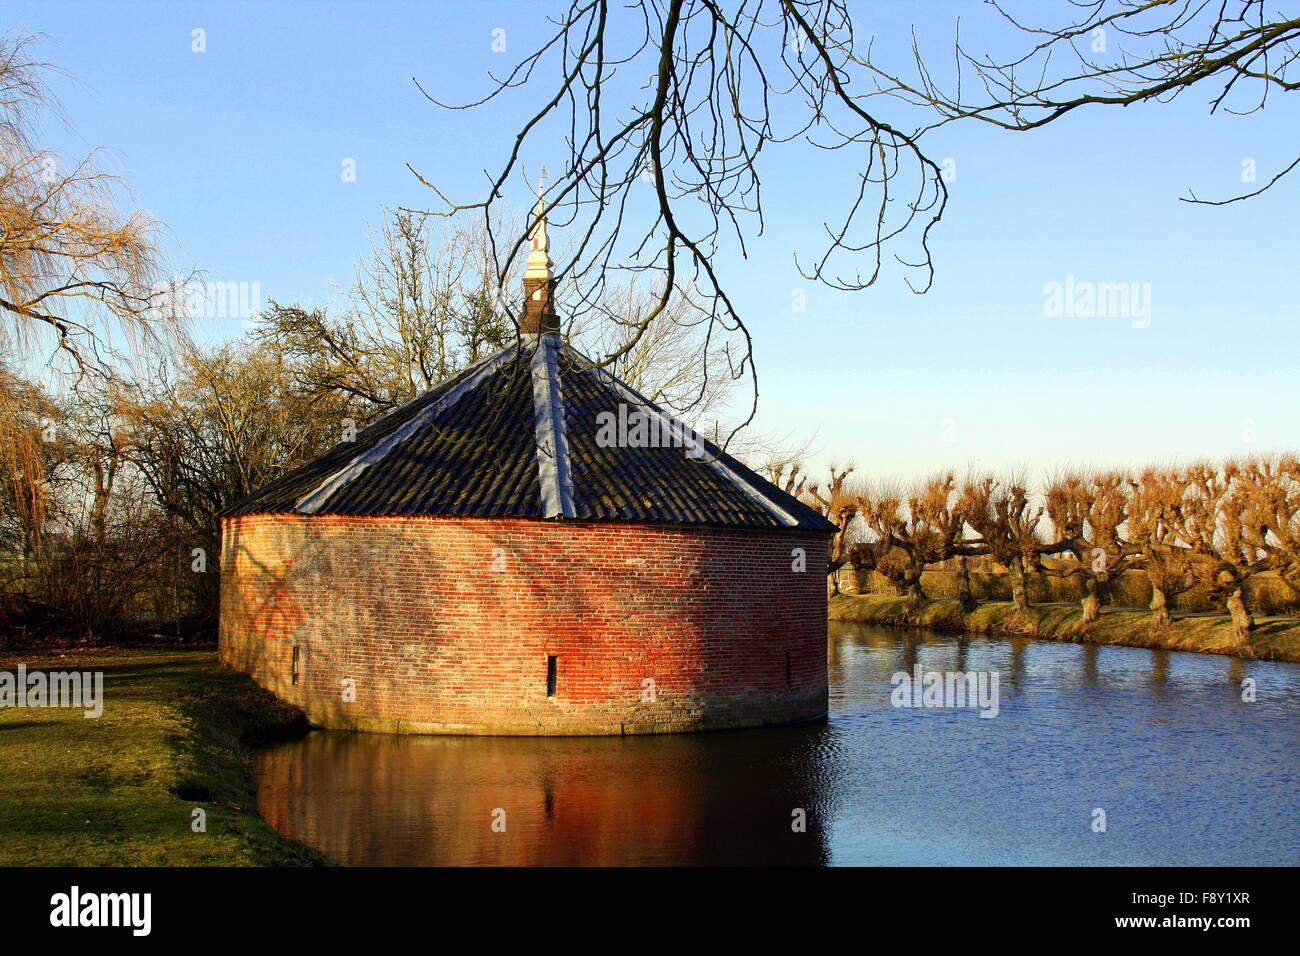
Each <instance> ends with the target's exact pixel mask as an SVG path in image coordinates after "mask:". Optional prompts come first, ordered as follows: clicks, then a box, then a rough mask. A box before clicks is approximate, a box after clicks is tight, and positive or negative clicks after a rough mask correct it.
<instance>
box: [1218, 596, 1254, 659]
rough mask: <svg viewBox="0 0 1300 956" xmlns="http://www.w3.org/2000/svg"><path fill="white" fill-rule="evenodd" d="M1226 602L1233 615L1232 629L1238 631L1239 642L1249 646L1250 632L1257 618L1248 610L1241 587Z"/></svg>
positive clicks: (1229, 611)
mask: <svg viewBox="0 0 1300 956" xmlns="http://www.w3.org/2000/svg"><path fill="white" fill-rule="evenodd" d="M1224 603H1225V604H1226V605H1227V607H1228V613H1229V614H1231V615H1232V629H1233V630H1234V631H1235V632H1236V635H1237V643H1239V644H1241V645H1243V646H1247V647H1248V646H1249V645H1250V632H1251V631H1253V630H1254V629H1255V619H1254V618H1253V617H1251V615H1250V612H1249V611H1247V610H1246V602H1245V601H1244V600H1242V594H1241V588H1237V589H1236V590H1235V591H1233V592H1232V594H1230V595H1229V596H1228V600H1227V601H1225V602H1224Z"/></svg>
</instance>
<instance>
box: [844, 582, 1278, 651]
mask: <svg viewBox="0 0 1300 956" xmlns="http://www.w3.org/2000/svg"><path fill="white" fill-rule="evenodd" d="M1082 617H1083V612H1082V611H1081V610H1080V608H1079V606H1078V605H1077V604H1037V605H1034V606H1033V607H1032V608H1030V610H1029V612H1028V613H1027V614H1025V613H1021V614H1017V613H1016V612H1015V610H1014V609H1013V608H1012V606H1011V604H1010V603H1009V602H1001V601H990V602H987V603H984V604H980V605H979V606H978V607H977V608H976V609H975V610H974V611H972V612H971V613H969V614H963V613H962V610H961V606H960V605H959V604H958V603H957V602H956V601H953V600H940V601H928V602H926V603H925V604H922V605H921V606H919V607H917V608H914V609H911V610H909V609H908V607H907V602H906V600H905V599H904V598H902V597H895V596H893V595H886V594H839V595H836V596H834V597H833V598H831V601H830V619H831V620H832V621H860V622H863V623H869V624H886V625H894V626H899V627H925V628H932V629H934V630H939V631H975V632H978V633H987V634H1008V635H1021V636H1026V637H1037V638H1042V639H1044V640H1052V641H1073V642H1076V643H1088V644H1122V645H1124V646H1127V647H1153V648H1160V649H1162V650H1173V651H1193V652H1196V653H1200V654H1226V655H1230V656H1234V657H1246V658H1252V659H1257V660H1278V661H1300V620H1297V619H1296V618H1260V617H1257V618H1256V622H1257V624H1258V626H1257V628H1256V629H1255V631H1254V632H1253V633H1252V634H1251V636H1250V644H1249V647H1246V648H1243V647H1242V646H1241V645H1240V644H1238V643H1237V640H1236V637H1235V635H1234V634H1233V630H1232V621H1231V620H1230V619H1229V618H1228V617H1227V616H1226V615H1218V614H1178V613H1175V614H1174V621H1173V623H1172V624H1171V625H1170V626H1168V627H1157V626H1156V625H1155V624H1154V623H1153V621H1152V618H1151V614H1150V612H1148V611H1142V610H1136V609H1131V608H1111V607H1104V608H1102V609H1101V616H1100V617H1099V618H1098V620H1096V621H1094V622H1093V623H1092V624H1090V625H1088V626H1087V627H1083V626H1082V625H1081V624H1080V621H1081V619H1082Z"/></svg>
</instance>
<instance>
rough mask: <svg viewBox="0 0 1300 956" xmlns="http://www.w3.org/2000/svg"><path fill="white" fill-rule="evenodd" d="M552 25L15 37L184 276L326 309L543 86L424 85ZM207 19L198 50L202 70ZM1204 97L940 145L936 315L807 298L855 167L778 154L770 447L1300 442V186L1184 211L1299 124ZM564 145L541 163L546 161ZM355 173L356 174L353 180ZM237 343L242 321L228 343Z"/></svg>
mask: <svg viewBox="0 0 1300 956" xmlns="http://www.w3.org/2000/svg"><path fill="white" fill-rule="evenodd" d="M978 6H979V5H978V4H972V3H954V2H936V3H927V4H926V5H925V17H924V22H922V23H920V24H919V25H918V35H919V37H920V38H921V40H922V42H923V44H924V45H925V46H926V48H928V49H933V50H934V51H935V52H936V53H938V54H940V55H946V56H948V57H950V51H949V48H948V43H949V41H950V37H951V30H952V22H953V20H954V18H955V16H956V15H957V14H958V13H959V12H960V13H962V15H963V17H965V18H967V19H964V20H963V28H962V29H963V36H964V37H965V38H966V40H967V42H972V41H975V42H978V41H979V39H980V37H981V34H980V32H979V31H980V22H981V21H980V19H979V17H978V16H977V14H978V13H979V11H978ZM1043 6H1046V5H1043ZM559 9H561V5H558V4H551V3H546V2H532V3H523V2H516V3H506V2H497V0H481V2H475V3H443V2H426V3H419V4H409V5H407V4H398V3H386V4H362V3H333V4H325V3H321V4H311V5H308V4H296V3H281V2H277V3H235V2H223V3H219V4H218V3H209V4H187V3H114V4H100V3H89V2H86V3H60V2H52V0H40V2H25V0H20V2H12V0H11V2H10V3H7V4H6V13H7V18H6V19H7V23H8V24H9V25H11V26H21V27H23V28H24V29H26V30H27V31H28V32H35V33H43V34H46V35H47V36H48V38H47V39H46V40H45V41H43V43H42V45H41V48H40V52H41V54H42V56H43V57H44V58H46V59H48V60H51V61H53V62H54V63H56V64H58V66H59V67H61V68H62V69H63V70H64V71H65V73H66V74H67V75H66V76H63V77H58V78H56V79H55V81H54V84H53V85H54V87H55V91H56V93H57V94H58V96H59V97H60V98H61V100H62V101H63V104H64V107H65V111H66V113H67V116H68V119H69V121H70V122H71V124H72V127H73V130H72V131H71V132H68V131H66V130H63V129H61V128H58V127H52V128H51V129H49V130H48V131H47V135H46V136H45V137H44V140H45V142H46V143H48V144H49V145H51V146H53V147H54V148H56V149H58V150H60V151H63V152H67V153H84V152H85V151H87V150H88V149H91V148H96V147H104V148H106V149H107V150H108V153H107V154H106V164H107V165H108V166H109V167H110V168H112V169H115V170H117V171H120V172H121V173H122V174H123V175H124V176H125V177H126V179H127V180H128V182H129V183H130V185H131V187H132V188H133V189H134V191H135V195H136V198H137V200H138V202H139V203H140V204H141V205H142V206H143V207H145V208H147V209H149V210H150V211H151V212H152V213H153V214H154V215H155V216H156V217H157V218H158V219H160V220H161V221H162V222H163V223H165V224H166V226H167V234H166V236H165V245H166V247H167V250H168V252H169V254H170V256H171V258H172V260H173V261H175V262H176V263H177V264H178V265H188V266H195V267H198V268H200V269H203V270H206V272H207V273H208V274H209V276H210V277H211V278H213V279H218V280H222V281H246V282H258V283H259V284H260V287H261V290H262V294H263V296H264V297H269V298H274V299H277V300H279V301H281V302H300V303H303V304H306V305H319V304H326V303H328V302H329V301H330V300H331V299H333V298H334V297H335V296H336V291H335V286H336V285H338V284H341V283H345V282H346V281H347V280H348V279H349V278H350V276H351V274H352V271H353V268H354V263H355V262H356V260H357V259H358V258H359V256H360V255H361V254H362V253H363V252H364V250H365V247H366V227H367V224H374V223H376V222H377V221H378V220H379V218H380V216H381V211H382V208H383V207H385V206H397V205H409V206H416V207H425V208H427V207H429V206H431V205H432V203H433V197H431V196H430V195H429V193H428V192H427V190H425V189H424V188H423V187H422V186H420V184H419V183H418V182H417V181H416V180H415V178H414V177H413V176H412V175H411V173H410V172H409V171H408V170H407V169H406V165H405V164H406V163H408V162H409V163H411V164H412V165H413V166H415V167H416V168H417V169H419V170H420V171H421V172H422V173H424V174H425V175H427V176H430V177H431V178H434V179H435V180H436V181H437V182H438V183H439V184H446V186H447V188H448V189H450V190H453V191H458V193H459V194H460V195H467V194H468V195H473V194H476V193H478V192H481V191H482V190H481V183H482V171H483V170H484V169H485V168H489V169H495V168H496V167H497V166H498V165H499V164H500V162H501V160H502V158H503V156H504V151H505V150H506V149H507V148H508V146H509V143H510V141H511V139H512V138H513V136H514V134H515V131H516V130H517V129H518V126H519V122H520V119H521V118H522V117H523V116H524V115H525V114H526V107H528V106H530V105H532V103H533V97H535V96H536V95H538V93H532V94H528V93H524V94H522V95H516V96H514V97H513V98H512V99H510V100H508V101H506V102H503V103H501V104H500V106H493V107H490V108H487V109H483V110H479V111H476V112H472V113H457V114H450V115H449V114H447V113H444V112H440V111H438V110H437V109H435V108H434V107H433V106H431V105H430V104H429V103H427V102H426V101H425V100H424V99H423V98H422V96H421V95H420V93H419V92H418V91H417V90H416V89H415V87H414V86H413V85H412V82H411V78H412V77H413V76H414V77H416V78H418V79H419V80H420V81H421V82H422V83H423V84H424V85H425V86H426V87H428V88H429V89H430V90H431V91H436V92H437V93H438V94H439V95H440V96H445V97H447V98H448V99H453V100H458V99H459V100H463V99H468V98H471V97H473V96H475V95H476V94H481V93H482V92H483V91H485V90H486V88H487V86H486V84H487V73H488V71H489V70H493V71H497V72H501V71H502V70H503V69H504V68H507V67H508V66H509V65H510V64H511V63H513V61H514V58H515V57H516V56H517V55H519V54H521V53H523V52H525V51H527V50H528V49H529V48H530V40H531V39H532V38H535V37H537V36H540V35H541V31H542V30H543V28H544V26H545V24H544V23H542V22H541V20H542V17H543V16H544V15H545V14H546V13H547V12H550V11H558V10H559ZM863 9H864V10H871V11H872V12H871V13H866V12H864V13H862V14H861V17H862V19H861V20H859V28H860V29H868V30H874V31H875V32H876V44H877V48H878V49H882V48H883V45H884V44H887V43H894V44H900V43H902V44H906V43H908V42H910V37H909V35H908V33H907V31H908V30H909V29H910V16H911V11H914V10H918V9H919V7H918V6H916V5H913V4H907V3H902V2H896V3H885V4H872V5H870V7H865V6H864V7H863ZM868 17H871V18H875V19H872V20H870V22H868V20H867V18H868ZM196 28H198V29H202V30H204V31H205V38H206V45H207V51H206V52H205V53H201V54H198V53H194V52H192V51H191V42H192V41H191V38H192V31H193V30H194V29H196ZM495 28H502V29H505V30H506V38H507V50H506V53H505V54H504V55H503V54H499V53H494V52H493V51H492V48H491V44H492V31H493V30H494V29H495ZM1005 37H1006V34H1005V32H1004V31H1000V30H999V31H990V32H989V33H988V34H987V39H988V40H989V42H1004V41H1005ZM1209 95H1210V94H1209V91H1205V92H1201V91H1195V90H1194V91H1192V92H1191V93H1190V94H1185V95H1184V97H1183V98H1182V99H1180V100H1179V101H1176V102H1175V103H1173V104H1171V105H1163V106H1155V107H1137V108H1132V109H1128V110H1117V109H1108V110H1100V109H1098V110H1093V111H1091V112H1089V111H1087V110H1081V111H1076V112H1075V113H1074V114H1072V115H1071V116H1070V117H1068V118H1067V119H1065V120H1064V121H1062V122H1060V123H1058V124H1056V125H1053V126H1050V127H1047V128H1044V129H1042V130H1039V131H1036V132H1034V133H1031V134H1016V133H1007V132H1002V131H998V130H995V129H993V128H991V127H986V126H983V125H975V124H968V125H963V126H952V127H948V128H946V129H945V130H943V131H941V133H940V134H938V135H936V136H935V137H934V139H933V141H932V142H931V143H930V147H929V149H930V152H931V154H932V155H933V156H935V157H936V158H951V159H953V160H954V161H955V163H956V171H957V177H956V180H955V181H954V182H952V183H951V184H950V188H951V200H950V204H949V209H948V212H947V214H946V216H945V218H944V221H943V222H942V223H941V224H940V226H939V227H937V230H936V232H935V233H934V237H933V241H932V251H933V255H934V259H935V263H936V267H937V275H936V279H935V282H934V286H933V288H932V289H931V291H930V292H929V293H928V294H926V295H923V296H917V295H914V294H912V293H911V292H910V291H909V290H908V289H907V287H906V286H905V285H904V284H903V281H902V273H901V272H898V271H892V272H890V273H889V274H888V275H887V276H886V277H885V278H884V279H882V281H881V283H880V284H878V285H877V286H875V287H873V288H871V289H869V290H867V291H864V292H858V293H838V292H834V291H832V290H830V289H826V288H823V287H819V286H817V285H816V284H812V283H809V282H807V281H806V280H804V279H802V278H800V277H799V275H798V273H797V271H796V268H795V265H794V259H793V255H794V252H795V251H802V252H803V253H804V254H808V253H811V252H813V251H815V247H814V243H815V236H816V233H817V231H818V230H819V228H820V224H821V221H822V219H823V218H825V216H824V215H823V214H822V213H821V211H822V210H825V215H829V216H833V215H834V213H835V211H836V210H837V209H838V208H839V206H838V203H840V202H841V201H842V199H841V197H842V195H843V183H844V180H843V179H842V178H841V179H836V178H835V177H834V176H832V175H829V174H828V173H829V172H833V171H835V168H836V167H835V166H834V163H833V162H832V164H831V166H829V167H823V166H819V165H818V163H819V162H820V161H822V158H823V157H824V156H825V154H822V153H816V152H813V151H810V150H809V149H807V148H806V147H799V146H794V145H792V146H787V147H783V148H780V149H773V150H771V151H770V155H768V156H767V157H766V159H765V166H764V169H763V176H764V181H765V184H766V186H765V188H766V199H767V202H768V208H767V232H766V235H765V236H764V237H763V238H762V239H760V240H758V241H756V242H754V243H753V244H752V245H751V247H750V256H749V258H748V259H741V258H740V257H739V254H738V249H737V248H736V246H735V244H734V242H733V243H732V244H731V245H730V246H729V247H727V248H725V249H723V250H722V251H721V252H720V254H719V256H718V266H719V268H720V269H722V270H723V273H724V275H725V276H726V277H727V278H728V280H729V281H730V282H731V283H732V287H733V289H734V290H735V292H736V300H737V303H738V305H739V306H740V309H741V312H742V315H743V316H744V317H745V318H746V320H747V322H748V324H749V326H750V328H751V330H752V332H753V334H754V338H755V348H756V356H757V361H758V367H759V370H760V376H761V383H760V387H761V397H760V414H759V418H758V426H759V428H760V429H761V430H762V431H764V432H767V433H771V434H775V435H780V436H788V437H790V438H791V439H803V438H806V437H810V436H813V435H815V441H814V446H815V447H816V449H817V450H818V455H817V458H816V459H815V462H816V463H825V462H827V461H836V462H844V461H848V460H852V461H853V462H854V463H855V464H856V465H857V468H858V471H859V472H860V473H862V474H864V475H868V476H880V477H897V478H909V477H915V476H920V475H923V474H926V473H929V472H932V471H935V470H940V469H956V470H958V471H961V470H964V469H965V468H966V467H967V466H972V465H973V466H977V467H985V468H992V469H1004V468H1009V467H1020V468H1025V469H1028V470H1029V471H1030V472H1031V473H1035V474H1039V475H1042V474H1045V473H1048V472H1050V471H1052V470H1054V469H1056V468H1059V467H1061V466H1066V465H1098V466H1111V465H1137V464H1142V463H1146V462H1155V463H1163V462H1170V461H1183V460H1188V459H1191V458H1197V457H1214V458H1218V457H1225V456H1232V455H1241V454H1249V453H1255V452H1267V451H1271V450H1280V449H1284V448H1292V449H1293V448H1295V447H1296V446H1297V445H1300V441H1298V440H1297V438H1298V436H1300V412H1297V402H1296V398H1295V395H1296V384H1295V383H1296V377H1297V376H1296V374H1295V371H1296V361H1295V357H1294V356H1295V353H1296V345H1297V337H1298V336H1297V319H1300V302H1297V296H1296V294H1295V291H1294V290H1295V263H1296V246H1297V227H1296V219H1295V213H1296V207H1297V203H1296V200H1297V195H1298V192H1297V190H1300V177H1298V178H1296V179H1295V180H1294V181H1292V182H1285V181H1284V182H1283V183H1282V184H1281V185H1280V186H1279V187H1277V188H1276V189H1275V190H1274V191H1273V192H1271V193H1269V194H1266V195H1265V196H1264V197H1262V198H1261V199H1258V200H1254V201H1251V202H1247V203H1238V204H1234V205H1233V206H1229V207H1223V208H1208V207H1199V206H1192V205H1188V204H1186V203H1180V202H1178V201H1177V199H1178V197H1179V196H1181V195H1185V194H1186V192H1187V190H1188V189H1189V188H1190V189H1193V190H1195V191H1196V192H1197V194H1198V195H1204V196H1226V195H1231V194H1233V193H1235V192H1238V191H1241V190H1242V188H1243V184H1242V182H1241V168H1242V161H1243V159H1247V158H1250V159H1254V160H1255V162H1256V163H1257V165H1258V174H1259V179H1260V182H1263V181H1264V180H1265V179H1267V178H1268V177H1269V176H1271V175H1272V174H1273V172H1275V171H1277V170H1279V169H1280V168H1282V167H1283V166H1285V165H1286V164H1287V163H1288V162H1290V160H1291V159H1292V158H1293V157H1294V155H1295V150H1296V149H1297V146H1296V142H1295V137H1294V135H1293V132H1294V130H1295V129H1296V128H1297V125H1296V121H1297V110H1296V108H1295V107H1294V106H1293V105H1291V104H1287V103H1285V102H1283V101H1282V98H1281V97H1279V98H1277V99H1275V100H1273V101H1271V102H1270V105H1269V107H1268V109H1267V110H1266V111H1265V112H1264V113H1262V114H1257V115H1254V116H1247V117H1234V116H1228V115H1220V116H1213V117H1212V116H1209V115H1208V113H1207V109H1206V101H1207V99H1208V98H1209ZM545 152H546V150H545V147H544V144H539V147H538V148H537V149H536V150H534V151H533V152H532V153H529V154H527V155H526V156H525V160H526V162H527V163H528V165H529V168H534V169H535V168H536V166H537V165H538V164H541V163H545V162H547V159H548V157H547V156H546V155H545ZM345 159H353V160H355V162H356V170H357V175H356V181H355V182H344V181H343V178H342V176H341V175H340V171H341V164H342V163H343V161H344V160H345ZM552 161H554V157H552ZM841 171H842V170H841ZM511 198H512V199H513V198H514V197H511ZM517 201H518V202H519V203H523V202H526V201H527V197H526V196H525V195H523V194H522V191H521V195H520V196H519V197H518V198H517ZM899 251H900V252H908V251H910V249H900V250H899ZM1070 275H1072V276H1074V278H1075V281H1076V282H1077V281H1091V282H1137V283H1140V284H1141V283H1150V286H1149V288H1150V305H1151V311H1150V321H1149V324H1144V323H1143V322H1142V321H1141V320H1133V319H1130V318H1127V317H1118V318H1088V317H1084V316H1077V315H1076V316H1070V317H1049V316H1046V315H1044V297H1045V296H1044V287H1045V285H1046V284H1047V283H1051V282H1061V283H1064V282H1065V281H1066V277H1067V276H1070ZM1140 288H1145V287H1143V286H1140ZM795 289H804V290H805V291H806V295H807V310H806V311H805V312H802V313H797V312H794V311H793V310H792V308H791V302H792V296H793V292H794V290H795ZM1135 325H1137V326H1144V327H1135ZM238 334H241V329H240V328H239V323H238V322H237V321H232V322H229V323H228V327H223V328H219V329H217V330H216V331H215V332H214V335H215V336H216V337H220V336H223V335H225V336H232V335H238Z"/></svg>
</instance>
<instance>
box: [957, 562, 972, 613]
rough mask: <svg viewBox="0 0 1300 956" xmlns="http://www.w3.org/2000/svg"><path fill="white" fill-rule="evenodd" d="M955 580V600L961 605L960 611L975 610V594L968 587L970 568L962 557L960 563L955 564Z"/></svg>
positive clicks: (968, 611)
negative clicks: (957, 584)
mask: <svg viewBox="0 0 1300 956" xmlns="http://www.w3.org/2000/svg"><path fill="white" fill-rule="evenodd" d="M957 580H958V582H959V589H958V591H957V602H958V603H959V604H960V605H961V609H962V613H963V614H969V613H970V612H971V611H973V610H975V607H976V602H975V596H974V595H973V594H971V589H970V568H969V567H968V566H967V564H966V559H965V558H962V559H961V563H960V564H959V565H958V566H957Z"/></svg>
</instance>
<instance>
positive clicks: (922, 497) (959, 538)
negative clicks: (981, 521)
mask: <svg viewBox="0 0 1300 956" xmlns="http://www.w3.org/2000/svg"><path fill="white" fill-rule="evenodd" d="M857 505H858V513H859V514H860V515H861V516H862V521H863V523H864V524H865V525H866V527H867V528H868V529H870V531H871V532H872V533H873V535H874V537H875V540H874V541H873V542H869V543H867V544H866V545H865V546H864V547H862V548H859V549H855V551H854V558H855V560H857V561H859V562H861V563H862V564H863V565H870V566H872V567H874V569H875V570H877V571H879V572H880V573H882V574H884V575H885V576H886V577H888V578H889V579H890V580H891V581H893V582H894V583H895V584H897V585H898V586H899V587H901V588H902V589H903V590H904V593H905V594H906V595H907V601H908V604H909V606H912V607H915V606H918V605H920V604H921V603H923V602H924V601H926V600H927V597H926V594H925V591H924V589H923V588H922V587H921V575H922V574H924V573H925V569H926V566H927V565H929V564H933V563H935V562H938V561H945V560H947V559H948V558H951V557H957V556H962V557H965V556H969V555H975V554H979V553H980V551H981V545H979V544H978V543H976V542H973V541H972V540H970V539H968V538H966V537H965V528H966V516H965V512H964V511H963V510H962V504H961V499H960V495H959V492H958V488H957V482H956V479H955V478H954V477H953V476H952V474H946V475H936V476H934V477H932V478H929V479H926V480H925V481H920V482H917V483H916V484H914V485H913V486H911V487H910V488H907V489H899V488H896V487H894V486H892V485H877V486H875V487H869V488H865V489H863V490H861V491H860V492H859V493H858V495H857ZM895 553H901V554H902V555H903V560H902V561H901V562H899V561H897V560H896V559H895V558H894V554H895Z"/></svg>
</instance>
